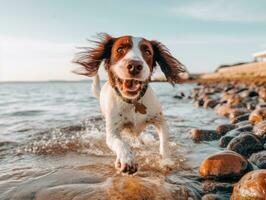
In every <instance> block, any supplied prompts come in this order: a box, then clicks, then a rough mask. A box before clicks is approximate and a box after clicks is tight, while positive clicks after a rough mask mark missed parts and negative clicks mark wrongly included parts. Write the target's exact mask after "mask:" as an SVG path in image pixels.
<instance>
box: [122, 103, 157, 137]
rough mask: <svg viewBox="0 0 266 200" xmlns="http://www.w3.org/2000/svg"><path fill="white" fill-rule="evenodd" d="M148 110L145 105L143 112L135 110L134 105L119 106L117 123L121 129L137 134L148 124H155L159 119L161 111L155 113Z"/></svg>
mask: <svg viewBox="0 0 266 200" xmlns="http://www.w3.org/2000/svg"><path fill="white" fill-rule="evenodd" d="M145 106H146V105H145ZM149 110H150V109H149V107H148V106H147V112H146V113H145V114H143V113H140V112H138V111H136V109H135V106H134V105H132V104H127V105H124V106H121V108H120V112H119V118H120V121H119V125H120V126H122V129H126V130H127V131H130V132H132V133H134V134H139V133H140V132H142V131H143V129H144V128H145V127H146V126H148V125H149V124H156V122H158V121H160V119H161V113H157V114H155V113H151V112H149Z"/></svg>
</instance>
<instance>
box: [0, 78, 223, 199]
mask: <svg viewBox="0 0 266 200" xmlns="http://www.w3.org/2000/svg"><path fill="white" fill-rule="evenodd" d="M151 86H152V88H153V89H154V90H155V92H156V93H157V96H158V97H159V99H160V102H161V103H162V106H163V110H164V114H165V116H166V118H167V121H168V124H169V126H170V146H171V154H172V157H173V160H174V161H175V167H174V168H173V169H165V168H162V167H161V165H160V156H159V154H158V149H159V148H158V145H159V143H158V136H157V134H156V132H155V130H154V129H153V128H152V127H149V128H148V129H147V130H146V131H145V132H144V133H143V134H142V135H141V141H142V142H140V141H139V140H136V139H134V138H130V137H127V138H125V139H126V140H128V142H129V143H130V144H131V146H133V149H134V153H135V155H136V160H137V162H138V163H139V171H138V173H137V174H136V175H135V176H134V177H125V176H122V175H120V174H117V173H116V172H115V170H114V165H113V164H114V160H115V156H114V154H113V153H112V152H111V151H110V150H109V149H108V147H107V146H106V144H105V126H104V120H103V119H102V117H101V113H100V112H99V111H100V109H99V102H98V100H97V99H95V98H94V97H93V96H92V95H91V92H90V82H89V81H86V82H39V83H1V84H0V96H1V99H0V199H55V197H57V199H62V198H63V199H68V198H69V199H73V198H74V197H76V198H77V199H88V198H89V199H105V198H107V197H110V196H113V197H114V198H116V195H121V193H123V192H125V191H127V190H129V189H130V190H131V189H132V188H129V189H128V188H125V187H123V186H125V185H129V183H130V184H133V185H134V188H137V186H136V185H138V184H140V185H141V186H142V187H141V188H142V189H143V191H142V192H143V193H144V194H145V191H150V190H151V191H153V190H154V192H156V195H155V196H152V195H153V194H152V193H151V194H147V195H150V196H148V197H150V198H151V199H152V198H153V197H157V198H158V199H169V198H170V197H169V196H167V195H169V194H171V195H172V196H173V194H174V196H176V197H177V196H178V195H179V196H184V199H186V197H185V196H186V195H187V193H189V194H190V193H193V194H195V195H194V198H199V197H200V195H201V185H200V182H199V181H198V177H197V170H198V166H199V165H200V162H201V161H202V160H203V159H204V158H205V157H206V156H207V155H210V154H212V153H214V152H216V151H219V147H218V145H216V143H217V141H213V142H203V143H200V144H195V143H193V142H192V140H191V139H190V134H189V131H190V129H191V128H204V129H213V128H215V127H216V126H217V125H219V124H221V123H226V122H227V119H224V118H221V117H219V116H217V115H216V114H215V113H214V112H213V111H212V110H206V109H197V108H194V107H193V106H192V100H189V99H187V98H184V99H175V98H173V96H174V95H175V94H177V93H179V92H181V91H182V92H184V93H185V94H186V96H187V95H188V94H189V91H190V90H191V89H192V88H193V87H194V85H189V84H184V85H178V86H176V87H175V88H173V87H171V86H170V85H169V84H166V83H152V84H151ZM118 183H119V184H120V185H119V186H117V184H118ZM122 183H123V184H122ZM121 184H122V185H121ZM177 186H178V187H177ZM146 187H147V189H145V188H146ZM157 187H158V188H159V189H156V188H157ZM182 187H185V188H186V189H187V190H188V192H187V191H183V190H182ZM162 188H164V189H162ZM180 188H181V189H180ZM106 191H107V192H106ZM113 191H116V192H120V193H119V194H117V193H113ZM138 192H140V191H139V190H138ZM168 193H169V194H168ZM81 194H82V195H83V196H82V195H81ZM144 194H143V195H144ZM49 195H50V196H49ZM60 195H61V196H60ZM71 195H72V196H71ZM94 195H95V196H94ZM97 195H98V196H97ZM105 195H106V196H105ZM145 195H146V194H145ZM160 195H161V196H160ZM52 197H53V198H52ZM99 197H101V198H99ZM128 199H130V197H128ZM136 199H138V198H136Z"/></svg>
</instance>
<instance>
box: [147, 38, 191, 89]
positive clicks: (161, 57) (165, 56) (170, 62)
mask: <svg viewBox="0 0 266 200" xmlns="http://www.w3.org/2000/svg"><path fill="white" fill-rule="evenodd" d="M150 42H151V44H152V48H153V51H154V58H153V65H154V67H155V66H156V63H158V64H159V66H160V68H161V70H162V72H163V73H164V75H165V77H166V79H167V81H168V82H170V83H171V84H172V85H174V84H175V83H178V82H180V81H181V77H180V74H181V73H187V71H186V68H185V66H184V65H183V64H182V63H180V62H179V61H178V60H177V59H176V58H174V57H173V56H172V55H171V53H170V52H169V50H168V49H167V48H166V46H165V45H163V44H162V43H160V42H158V41H155V40H152V41H150Z"/></svg>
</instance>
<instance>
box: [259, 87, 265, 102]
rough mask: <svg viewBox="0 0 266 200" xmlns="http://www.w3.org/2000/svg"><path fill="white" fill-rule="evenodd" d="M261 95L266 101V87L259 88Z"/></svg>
mask: <svg viewBox="0 0 266 200" xmlns="http://www.w3.org/2000/svg"><path fill="white" fill-rule="evenodd" d="M259 97H260V99H262V100H263V101H264V102H266V88H261V89H260V90H259Z"/></svg>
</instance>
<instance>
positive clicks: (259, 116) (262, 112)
mask: <svg viewBox="0 0 266 200" xmlns="http://www.w3.org/2000/svg"><path fill="white" fill-rule="evenodd" d="M263 120H266V108H259V109H256V110H254V111H253V112H252V113H251V114H250V116H249V121H250V123H252V124H257V123H259V122H261V121H263Z"/></svg>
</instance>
